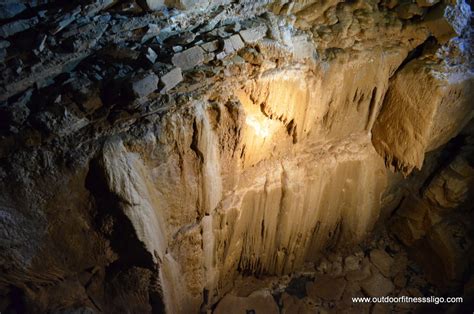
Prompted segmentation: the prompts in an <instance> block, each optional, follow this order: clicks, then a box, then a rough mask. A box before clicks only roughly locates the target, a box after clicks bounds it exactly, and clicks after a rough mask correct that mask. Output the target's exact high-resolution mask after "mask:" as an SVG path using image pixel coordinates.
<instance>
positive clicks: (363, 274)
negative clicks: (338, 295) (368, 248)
mask: <svg viewBox="0 0 474 314" xmlns="http://www.w3.org/2000/svg"><path fill="white" fill-rule="evenodd" d="M371 274H372V273H371V271H370V263H369V261H368V259H365V260H364V261H363V262H362V265H361V269H360V270H359V269H358V270H353V271H349V272H347V274H346V279H347V280H348V281H360V280H365V279H367V278H369V277H370V276H371Z"/></svg>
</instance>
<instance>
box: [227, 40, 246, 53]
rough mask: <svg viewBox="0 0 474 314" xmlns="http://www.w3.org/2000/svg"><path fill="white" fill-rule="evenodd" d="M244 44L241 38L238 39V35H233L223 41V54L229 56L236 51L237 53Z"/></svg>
mask: <svg viewBox="0 0 474 314" xmlns="http://www.w3.org/2000/svg"><path fill="white" fill-rule="evenodd" d="M244 47H245V44H244V43H243V41H242V38H240V36H239V35H233V36H231V37H229V38H226V39H224V48H223V49H224V52H225V53H226V54H227V55H229V54H231V53H234V52H236V51H239V50H240V49H242V48H244Z"/></svg>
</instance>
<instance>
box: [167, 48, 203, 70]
mask: <svg viewBox="0 0 474 314" xmlns="http://www.w3.org/2000/svg"><path fill="white" fill-rule="evenodd" d="M171 61H172V62H173V64H174V65H175V66H176V67H179V68H181V69H182V70H189V69H192V68H194V67H195V66H197V65H200V64H202V63H203V62H204V51H203V50H202V48H201V47H199V46H194V47H192V48H189V49H187V50H184V51H183V52H180V53H177V54H175V55H174V56H173V58H172V59H171Z"/></svg>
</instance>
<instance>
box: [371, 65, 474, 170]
mask: <svg viewBox="0 0 474 314" xmlns="http://www.w3.org/2000/svg"><path fill="white" fill-rule="evenodd" d="M438 70H440V69H439V68H438V67H437V66H433V65H431V64H430V63H429V62H428V61H422V60H414V61H412V62H410V63H409V64H407V65H406V66H405V67H404V68H403V69H402V71H400V72H399V73H397V75H396V76H395V78H394V79H393V82H392V84H391V86H390V88H389V90H388V92H387V95H386V97H385V100H384V106H383V109H382V112H381V113H380V115H379V117H378V119H377V122H376V123H375V125H374V129H373V133H374V136H373V143H374V146H375V148H376V149H377V151H378V152H379V153H380V154H381V155H382V156H383V157H384V158H385V160H386V163H387V164H389V165H392V166H393V167H394V168H395V169H397V170H400V171H402V172H403V173H404V174H409V173H410V172H411V171H412V169H413V168H418V169H421V166H422V164H423V160H424V154H425V152H427V151H430V150H433V149H435V148H437V147H439V146H440V145H442V144H444V143H446V142H447V141H448V140H449V139H450V138H451V137H452V136H453V135H454V134H457V132H459V131H460V130H459V128H460V127H461V126H463V125H465V124H466V123H467V121H469V119H471V117H472V115H473V110H472V108H471V107H470V106H469V105H468V104H469V100H468V99H470V97H471V96H470V95H471V92H470V91H471V90H472V88H471V87H470V86H472V84H473V82H474V78H473V77H471V76H470V75H469V74H467V73H466V74H458V73H454V72H452V73H451V72H448V73H446V74H445V75H443V76H440V75H438V73H439V72H437V71H438ZM448 71H449V70H448ZM395 113H396V114H395ZM448 116H449V119H448V118H447V117H448Z"/></svg>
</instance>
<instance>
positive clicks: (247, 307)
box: [213, 291, 279, 314]
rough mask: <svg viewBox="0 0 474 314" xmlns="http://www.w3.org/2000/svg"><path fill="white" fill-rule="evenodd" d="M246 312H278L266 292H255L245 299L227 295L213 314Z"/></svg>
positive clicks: (273, 301)
mask: <svg viewBox="0 0 474 314" xmlns="http://www.w3.org/2000/svg"><path fill="white" fill-rule="evenodd" d="M247 312H253V313H262V314H264V313H265V314H266V313H269V314H277V313H279V310H278V306H277V304H276V303H275V300H274V299H273V297H272V295H271V294H270V293H269V292H268V291H257V292H254V293H252V294H251V295H250V296H248V297H246V298H245V297H236V296H232V295H227V296H225V297H224V298H223V299H222V300H221V301H220V302H219V304H217V307H216V309H215V310H214V312H213V313H215V314H221V313H222V314H223V313H230V314H234V313H235V314H240V313H247Z"/></svg>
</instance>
